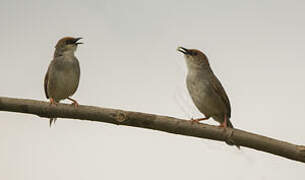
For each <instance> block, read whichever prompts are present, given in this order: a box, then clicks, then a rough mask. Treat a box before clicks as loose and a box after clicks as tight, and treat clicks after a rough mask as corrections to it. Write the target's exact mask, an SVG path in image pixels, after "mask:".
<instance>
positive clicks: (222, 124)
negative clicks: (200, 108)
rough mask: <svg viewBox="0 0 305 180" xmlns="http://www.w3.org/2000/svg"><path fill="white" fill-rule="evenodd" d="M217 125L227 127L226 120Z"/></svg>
mask: <svg viewBox="0 0 305 180" xmlns="http://www.w3.org/2000/svg"><path fill="white" fill-rule="evenodd" d="M218 127H221V128H227V127H228V126H227V122H226V121H224V122H223V123H221V124H220V125H219V126H218Z"/></svg>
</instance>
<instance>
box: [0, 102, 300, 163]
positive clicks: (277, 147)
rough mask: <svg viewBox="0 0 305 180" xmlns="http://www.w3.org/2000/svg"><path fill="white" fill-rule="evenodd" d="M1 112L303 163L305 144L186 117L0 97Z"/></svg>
mask: <svg viewBox="0 0 305 180" xmlns="http://www.w3.org/2000/svg"><path fill="white" fill-rule="evenodd" d="M0 111H10V112H19V113H26V114H35V115H38V116H40V117H46V118H50V117H60V118H70V119H81V120H91V121H99V122H105V123H112V124H117V125H125V126H133V127H141V128H147V129H154V130H159V131H164V132H169V133H174V134H181V135H186V136H194V137H199V138H207V139H212V140H216V141H228V140H229V141H230V142H234V143H235V144H237V145H240V146H244V147H248V148H252V149H256V150H259V151H264V152H268V153H271V154H274V155H278V156H282V157H286V158H288V159H292V160H296V161H300V162H305V146H302V145H295V144H291V143H288V142H284V141H280V140H276V139H273V138H269V137H266V136H262V135H258V134H254V133H249V132H246V131H243V130H239V129H231V128H227V129H226V130H224V129H223V128H219V127H217V126H212V125H207V124H195V123H194V124H193V123H191V122H190V121H188V120H182V119H177V118H173V117H167V116H159V115H154V114H146V113H140V112H130V111H123V110H116V109H107V108H100V107H94V106H83V105H80V106H79V107H78V108H74V107H73V106H71V105H67V104H58V105H57V106H50V105H49V103H47V102H43V101H36V100H27V99H15V98H7V97H0Z"/></svg>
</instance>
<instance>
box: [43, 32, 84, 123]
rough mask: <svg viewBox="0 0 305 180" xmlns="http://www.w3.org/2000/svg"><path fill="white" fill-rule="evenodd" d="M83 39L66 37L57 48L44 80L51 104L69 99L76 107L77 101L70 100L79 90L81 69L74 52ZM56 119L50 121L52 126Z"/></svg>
mask: <svg viewBox="0 0 305 180" xmlns="http://www.w3.org/2000/svg"><path fill="white" fill-rule="evenodd" d="M80 39H82V38H73V37H64V38H62V39H60V40H59V41H58V42H57V44H56V46H55V52H54V57H53V60H52V61H51V63H50V65H49V67H48V71H47V73H46V75H45V79H44V90H45V94H46V97H47V98H48V99H50V104H51V105H52V104H56V103H59V101H60V100H63V99H69V100H71V101H72V102H73V103H72V104H73V105H74V106H75V107H77V106H78V103H77V101H76V100H74V99H72V98H70V96H72V95H73V94H74V93H75V91H76V90H77V87H78V84H79V78H80V67H79V62H78V60H77V58H76V57H75V55H74V52H75V51H76V49H77V46H78V45H79V44H83V43H82V42H78V41H79V40H80ZM55 121H56V118H51V119H50V126H51V125H52V123H53V122H54V123H55Z"/></svg>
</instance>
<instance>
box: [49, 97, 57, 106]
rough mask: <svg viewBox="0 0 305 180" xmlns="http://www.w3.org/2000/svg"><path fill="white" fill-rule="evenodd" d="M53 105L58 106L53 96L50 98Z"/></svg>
mask: <svg viewBox="0 0 305 180" xmlns="http://www.w3.org/2000/svg"><path fill="white" fill-rule="evenodd" d="M52 105H54V106H56V102H55V101H54V99H53V98H50V106H52Z"/></svg>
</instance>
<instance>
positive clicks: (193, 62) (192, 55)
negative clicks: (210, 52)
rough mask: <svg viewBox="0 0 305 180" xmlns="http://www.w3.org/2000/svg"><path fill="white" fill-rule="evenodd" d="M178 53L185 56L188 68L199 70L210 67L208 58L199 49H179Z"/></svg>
mask: <svg viewBox="0 0 305 180" xmlns="http://www.w3.org/2000/svg"><path fill="white" fill-rule="evenodd" d="M177 51H179V52H182V53H183V54H184V58H185V60H186V64H187V66H188V68H199V67H205V66H209V61H208V58H207V56H206V55H205V54H204V53H203V52H201V51H199V50H197V49H186V48H184V47H178V48H177Z"/></svg>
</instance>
